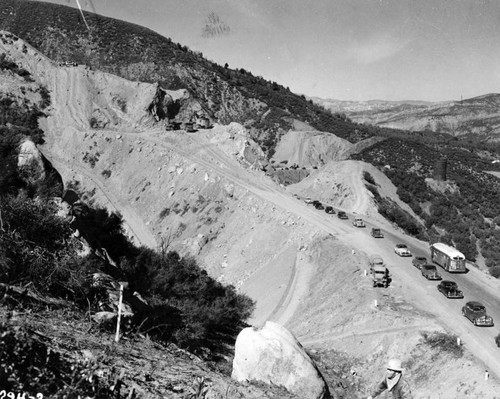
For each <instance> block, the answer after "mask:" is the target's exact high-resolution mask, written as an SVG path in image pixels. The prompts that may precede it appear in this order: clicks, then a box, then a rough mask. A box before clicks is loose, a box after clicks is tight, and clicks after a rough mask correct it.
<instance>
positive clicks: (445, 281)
mask: <svg viewBox="0 0 500 399" xmlns="http://www.w3.org/2000/svg"><path fill="white" fill-rule="evenodd" d="M440 284H443V285H445V284H453V285H458V284H457V283H455V282H454V281H450V280H443V281H441V283H440Z"/></svg>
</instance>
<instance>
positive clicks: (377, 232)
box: [372, 227, 384, 238]
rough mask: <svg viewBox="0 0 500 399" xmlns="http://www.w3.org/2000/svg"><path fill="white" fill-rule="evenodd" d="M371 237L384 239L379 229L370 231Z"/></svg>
mask: <svg viewBox="0 0 500 399" xmlns="http://www.w3.org/2000/svg"><path fill="white" fill-rule="evenodd" d="M372 236H373V237H375V238H384V234H383V233H382V230H380V229H379V228H376V227H374V228H373V229H372Z"/></svg>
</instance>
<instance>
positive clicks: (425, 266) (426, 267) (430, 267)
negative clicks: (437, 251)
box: [422, 265, 436, 269]
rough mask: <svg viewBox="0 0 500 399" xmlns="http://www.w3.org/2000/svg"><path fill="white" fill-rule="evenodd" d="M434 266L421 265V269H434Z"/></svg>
mask: <svg viewBox="0 0 500 399" xmlns="http://www.w3.org/2000/svg"><path fill="white" fill-rule="evenodd" d="M435 268H436V266H434V265H422V269H435Z"/></svg>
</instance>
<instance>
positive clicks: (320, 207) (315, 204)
mask: <svg viewBox="0 0 500 399" xmlns="http://www.w3.org/2000/svg"><path fill="white" fill-rule="evenodd" d="M313 205H314V207H315V208H316V209H320V210H323V209H325V207H324V206H323V204H322V203H321V202H319V201H314V202H313Z"/></svg>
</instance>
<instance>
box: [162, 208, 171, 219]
mask: <svg viewBox="0 0 500 399" xmlns="http://www.w3.org/2000/svg"><path fill="white" fill-rule="evenodd" d="M169 214H170V208H163V210H162V211H161V212H160V219H164V218H165V217H166V216H168V215H169Z"/></svg>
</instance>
